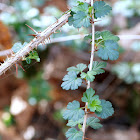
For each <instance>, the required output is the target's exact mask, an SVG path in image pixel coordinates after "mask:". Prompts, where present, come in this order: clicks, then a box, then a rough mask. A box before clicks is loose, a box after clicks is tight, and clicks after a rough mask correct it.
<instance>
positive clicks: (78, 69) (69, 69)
mask: <svg viewBox="0 0 140 140" xmlns="http://www.w3.org/2000/svg"><path fill="white" fill-rule="evenodd" d="M86 68H87V65H85V64H83V63H80V64H77V65H76V67H69V68H67V71H75V72H76V73H77V74H79V73H80V72H82V71H83V70H85V69H86Z"/></svg>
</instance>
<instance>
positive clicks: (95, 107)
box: [88, 95, 102, 112]
mask: <svg viewBox="0 0 140 140" xmlns="http://www.w3.org/2000/svg"><path fill="white" fill-rule="evenodd" d="M88 108H89V109H90V111H92V112H95V111H98V112H101V111H102V106H101V101H100V99H99V96H98V95H95V96H93V99H92V102H90V103H89V104H88Z"/></svg>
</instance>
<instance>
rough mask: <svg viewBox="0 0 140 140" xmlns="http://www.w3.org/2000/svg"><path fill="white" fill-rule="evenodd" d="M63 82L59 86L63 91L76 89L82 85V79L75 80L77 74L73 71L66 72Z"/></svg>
mask: <svg viewBox="0 0 140 140" xmlns="http://www.w3.org/2000/svg"><path fill="white" fill-rule="evenodd" d="M63 81H64V82H63V83H62V84H61V87H62V88H63V89H65V90H69V89H71V90H75V89H78V87H79V86H81V84H82V79H81V78H77V74H76V72H75V71H70V72H68V74H67V75H65V76H64V78H63Z"/></svg>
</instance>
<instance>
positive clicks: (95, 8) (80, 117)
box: [0, 0, 119, 140]
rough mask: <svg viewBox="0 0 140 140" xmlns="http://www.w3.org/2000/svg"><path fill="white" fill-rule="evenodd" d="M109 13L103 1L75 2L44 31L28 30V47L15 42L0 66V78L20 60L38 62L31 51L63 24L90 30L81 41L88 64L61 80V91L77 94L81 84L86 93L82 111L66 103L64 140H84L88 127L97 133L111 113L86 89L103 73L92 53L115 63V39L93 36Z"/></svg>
mask: <svg viewBox="0 0 140 140" xmlns="http://www.w3.org/2000/svg"><path fill="white" fill-rule="evenodd" d="M111 9H112V8H111V7H110V6H109V5H108V4H106V3H105V2H104V1H94V0H91V3H87V2H86V1H85V2H80V1H78V2H77V5H76V6H75V7H72V8H71V9H70V10H69V11H67V12H66V13H64V14H63V15H62V17H61V18H59V19H58V20H57V21H56V22H55V23H54V24H52V25H50V26H49V27H48V28H47V29H45V30H44V31H42V32H36V31H35V30H32V31H34V32H35V34H34V37H35V38H34V39H33V40H32V41H30V42H29V43H26V42H25V43H24V44H23V45H22V44H21V43H19V42H18V43H16V44H14V46H13V47H12V53H11V57H10V58H9V57H7V60H5V62H4V63H3V64H1V66H0V75H2V74H3V73H5V72H6V71H7V70H8V69H9V68H10V67H11V66H12V65H14V64H15V65H17V64H18V63H19V61H20V60H22V61H26V62H27V63H28V64H30V63H31V59H35V60H36V61H37V62H39V61H40V59H39V56H38V54H37V52H36V51H35V49H36V48H37V46H38V45H39V44H45V43H46V42H47V41H46V40H48V39H49V37H50V35H51V34H53V33H56V31H57V30H58V29H60V28H61V27H62V26H63V25H64V24H66V23H67V22H68V23H69V25H70V26H74V27H75V28H78V29H79V28H81V27H85V28H89V27H92V33H91V34H89V35H88V36H86V37H85V39H86V40H90V43H91V57H90V64H89V65H86V64H83V63H80V64H77V65H76V66H72V67H69V68H67V71H68V73H67V74H66V75H65V76H64V78H63V83H62V85H61V87H62V88H63V89H64V90H77V89H78V88H79V87H80V86H81V85H82V82H84V81H85V82H86V84H87V89H86V91H85V92H84V93H83V97H82V98H81V101H82V102H84V103H85V107H81V106H80V102H78V101H76V100H74V101H72V102H69V103H68V105H67V110H66V111H64V113H63V118H64V119H65V120H68V123H67V126H70V127H71V128H70V129H68V131H67V132H66V137H67V138H68V140H84V139H87V138H86V137H85V131H86V128H87V127H88V126H90V127H92V128H93V129H99V128H101V127H102V124H101V123H100V118H102V119H106V118H108V117H110V116H112V115H113V113H114V109H113V107H112V104H111V102H109V101H106V100H103V99H100V98H99V96H98V95H96V94H95V90H94V89H92V87H91V86H90V84H91V82H93V81H94V79H95V76H96V75H98V74H102V73H104V72H105V70H104V68H105V67H106V62H104V61H101V62H97V61H93V59H94V54H95V53H96V54H97V55H98V57H100V58H101V59H103V60H116V59H118V57H119V52H118V48H119V45H118V43H117V42H118V41H119V37H117V36H115V35H113V34H112V33H111V32H110V31H96V32H95V25H94V22H96V20H97V21H98V19H99V18H102V17H104V16H106V15H108V14H109V13H110V12H111ZM87 69H88V71H87ZM88 114H90V116H91V115H92V114H94V116H92V117H89V116H88ZM77 126H78V127H77ZM76 128H78V129H76Z"/></svg>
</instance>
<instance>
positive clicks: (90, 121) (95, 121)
mask: <svg viewBox="0 0 140 140" xmlns="http://www.w3.org/2000/svg"><path fill="white" fill-rule="evenodd" d="M99 122H100V120H99V119H98V118H95V117H90V118H88V119H87V125H88V126H90V127H92V128H93V129H99V128H101V127H102V124H100V123H99Z"/></svg>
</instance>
